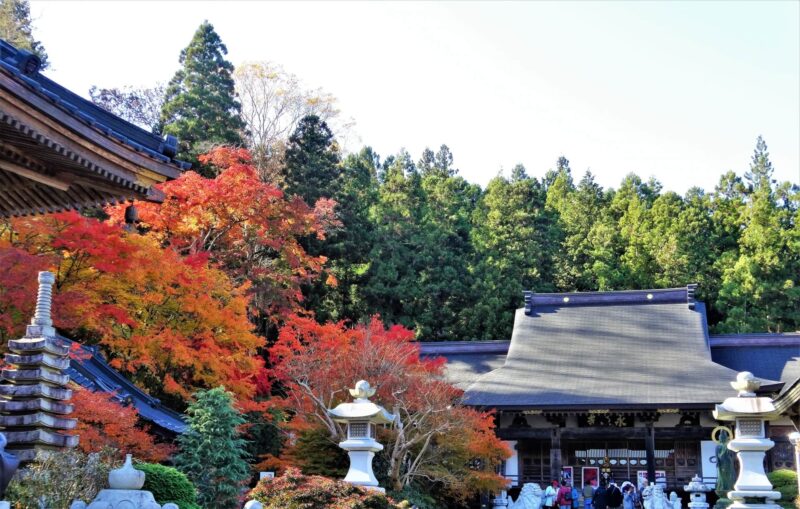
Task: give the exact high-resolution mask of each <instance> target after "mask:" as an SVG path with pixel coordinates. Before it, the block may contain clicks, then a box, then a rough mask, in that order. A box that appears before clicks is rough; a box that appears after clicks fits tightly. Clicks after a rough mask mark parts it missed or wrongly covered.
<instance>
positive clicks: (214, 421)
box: [175, 387, 250, 509]
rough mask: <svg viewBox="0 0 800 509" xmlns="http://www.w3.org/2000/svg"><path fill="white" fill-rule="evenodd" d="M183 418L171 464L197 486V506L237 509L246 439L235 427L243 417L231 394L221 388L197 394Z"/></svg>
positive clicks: (246, 475) (244, 471)
mask: <svg viewBox="0 0 800 509" xmlns="http://www.w3.org/2000/svg"><path fill="white" fill-rule="evenodd" d="M187 421H188V424H189V427H188V429H187V430H186V432H184V433H183V434H182V435H181V436H180V437H178V447H179V450H180V452H179V453H178V454H177V455H176V456H175V465H176V466H177V467H178V470H180V471H181V472H183V473H184V474H186V477H188V478H189V480H190V481H192V483H193V484H194V485H195V486H197V491H198V493H197V501H198V503H199V504H200V506H202V507H214V508H216V509H233V508H237V507H238V502H239V497H240V496H241V494H242V489H243V487H244V484H245V482H246V481H247V480H249V478H250V467H249V466H248V464H247V461H246V459H247V453H246V452H245V447H246V442H245V441H244V440H243V439H242V438H241V437H240V435H239V430H238V429H237V428H238V427H239V426H241V425H242V424H244V422H245V420H244V418H242V416H241V414H240V413H239V412H238V411H237V410H236V409H235V408H234V407H233V395H231V394H230V393H229V392H227V391H225V388H224V387H217V388H216V389H211V390H209V391H203V392H199V393H197V394H196V400H195V402H194V403H192V404H191V405H189V409H188V410H187Z"/></svg>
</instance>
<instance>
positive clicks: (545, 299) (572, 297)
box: [523, 284, 697, 315]
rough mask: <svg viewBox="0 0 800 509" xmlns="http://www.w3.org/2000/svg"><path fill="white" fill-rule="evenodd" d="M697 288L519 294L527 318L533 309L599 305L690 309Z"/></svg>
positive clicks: (692, 306) (692, 286)
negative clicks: (682, 305)
mask: <svg viewBox="0 0 800 509" xmlns="http://www.w3.org/2000/svg"><path fill="white" fill-rule="evenodd" d="M696 289H697V285H694V284H690V285H687V286H685V287H683V288H659V289H650V290H621V291H608V292H566V293H536V292H533V291H526V292H523V293H524V296H525V314H528V315H530V314H531V313H533V310H534V309H535V308H536V307H537V306H562V307H563V306H570V307H573V306H603V305H619V304H630V305H637V304H667V303H683V302H685V303H686V304H687V306H688V307H689V308H690V309H694V305H695V298H694V295H695V290H696Z"/></svg>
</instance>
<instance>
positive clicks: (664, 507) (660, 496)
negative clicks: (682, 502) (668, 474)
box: [653, 484, 671, 509]
mask: <svg viewBox="0 0 800 509" xmlns="http://www.w3.org/2000/svg"><path fill="white" fill-rule="evenodd" d="M653 509H671V506H670V504H669V500H668V499H667V496H666V495H665V494H664V488H662V487H661V486H660V485H658V484H655V485H653Z"/></svg>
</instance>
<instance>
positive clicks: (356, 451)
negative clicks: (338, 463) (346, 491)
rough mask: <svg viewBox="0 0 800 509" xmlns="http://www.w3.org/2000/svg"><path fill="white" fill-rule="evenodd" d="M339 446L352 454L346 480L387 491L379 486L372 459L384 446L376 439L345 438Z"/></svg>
mask: <svg viewBox="0 0 800 509" xmlns="http://www.w3.org/2000/svg"><path fill="white" fill-rule="evenodd" d="M339 447H341V448H342V449H344V450H345V451H347V455H348V456H350V470H348V471H347V476H346V477H345V478H344V480H345V481H347V482H349V483H351V484H355V485H358V486H364V487H365V488H370V489H374V490H376V491H380V492H382V493H383V492H385V491H386V490H384V489H383V488H380V487H378V480H377V479H376V478H375V474H374V473H373V471H372V459H373V458H374V457H375V453H376V452H379V451H382V450H383V446H382V445H381V444H379V443H378V442H376V441H375V440H372V439H369V440H345V441H344V442H339Z"/></svg>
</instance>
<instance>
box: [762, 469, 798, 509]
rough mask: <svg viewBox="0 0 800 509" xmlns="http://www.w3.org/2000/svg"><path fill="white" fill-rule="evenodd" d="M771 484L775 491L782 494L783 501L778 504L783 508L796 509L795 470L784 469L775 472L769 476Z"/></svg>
mask: <svg viewBox="0 0 800 509" xmlns="http://www.w3.org/2000/svg"><path fill="white" fill-rule="evenodd" d="M767 478H768V479H769V482H770V483H772V487H773V488H775V491H779V492H780V493H781V499H780V500H779V501H778V503H779V504H780V505H781V507H785V508H787V509H794V508H795V507H797V506H796V505H795V504H796V502H797V472H795V471H794V470H788V469H782V470H775V471H773V472H770V473H769V474H767Z"/></svg>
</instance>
